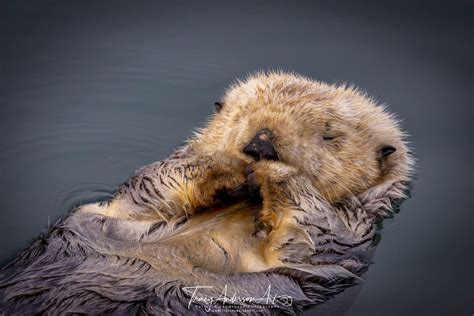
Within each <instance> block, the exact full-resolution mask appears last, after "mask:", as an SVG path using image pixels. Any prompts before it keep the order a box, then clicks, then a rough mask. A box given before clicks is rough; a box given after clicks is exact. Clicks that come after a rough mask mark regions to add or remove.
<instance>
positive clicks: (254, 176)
mask: <svg viewBox="0 0 474 316" xmlns="http://www.w3.org/2000/svg"><path fill="white" fill-rule="evenodd" d="M246 174H247V185H248V188H249V191H250V195H251V196H252V195H253V196H257V195H258V196H260V198H261V199H262V210H261V212H260V213H259V214H258V221H257V222H258V225H257V226H256V229H257V228H258V230H262V229H263V230H265V231H266V232H267V233H269V232H270V231H271V230H272V229H273V228H274V227H277V226H278V225H279V223H280V222H281V219H282V216H283V215H284V213H285V211H284V210H285V209H286V205H285V198H284V196H285V185H286V183H287V180H289V179H290V178H291V177H292V176H294V175H295V174H296V169H295V168H293V167H291V166H288V165H285V164H284V163H281V162H278V161H259V162H256V163H253V164H250V165H248V166H247V168H246Z"/></svg>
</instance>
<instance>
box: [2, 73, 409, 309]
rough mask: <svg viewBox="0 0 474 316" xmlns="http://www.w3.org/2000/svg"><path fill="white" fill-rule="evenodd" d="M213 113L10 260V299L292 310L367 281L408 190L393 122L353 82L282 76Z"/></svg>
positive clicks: (5, 279)
mask: <svg viewBox="0 0 474 316" xmlns="http://www.w3.org/2000/svg"><path fill="white" fill-rule="evenodd" d="M216 109H217V111H216V113H215V115H214V116H213V117H212V119H211V120H210V122H209V123H208V125H207V126H206V127H205V128H203V129H202V130H200V131H198V132H196V133H195V135H194V136H193V137H191V138H190V139H189V140H188V141H187V143H186V145H185V146H183V147H182V148H180V149H178V150H176V151H175V152H174V153H173V154H172V155H171V156H170V157H169V158H168V159H166V160H163V161H159V162H156V163H153V164H150V165H148V166H145V167H143V168H141V169H139V170H138V171H137V172H136V173H135V174H134V175H133V176H132V177H131V178H130V179H129V180H127V181H126V182H125V183H124V184H123V185H121V186H120V187H119V189H118V190H117V192H116V193H115V194H114V196H113V197H112V198H111V199H110V200H108V201H104V202H100V203H95V204H88V205H83V206H81V207H79V208H77V209H76V210H74V211H73V213H72V214H71V215H70V216H69V217H68V218H66V219H64V220H62V221H60V222H59V223H58V224H57V225H55V226H54V227H53V228H52V229H50V231H49V232H48V234H46V236H44V237H42V238H41V239H40V240H38V241H36V242H35V243H34V244H33V245H32V246H30V248H28V249H27V250H26V251H25V252H24V253H22V254H21V255H19V256H18V257H17V258H16V259H15V260H14V261H13V262H12V263H10V264H9V265H8V266H6V267H5V268H3V271H2V276H1V280H0V296H1V303H0V304H1V305H0V306H1V310H2V311H4V312H6V313H13V312H17V313H26V312H35V313H38V312H39V313H52V314H55V313H63V312H73V313H76V312H77V313H107V312H110V313H149V314H163V313H165V314H166V313H169V314H173V313H177V314H180V313H183V312H185V311H188V312H192V313H207V312H208V311H224V310H227V311H231V312H236V313H243V312H250V313H257V314H259V313H271V312H275V311H276V312H286V313H293V312H299V311H302V310H303V309H305V308H308V307H310V306H313V305H316V304H319V303H322V302H325V301H326V300H328V299H329V298H331V297H332V296H334V295H335V294H337V293H339V292H341V291H343V290H344V288H346V287H348V286H351V285H353V284H355V283H356V281H357V280H358V279H359V278H360V275H361V274H362V273H363V272H364V271H366V269H367V267H368V265H369V263H370V256H371V251H372V249H373V247H374V245H375V242H376V239H377V238H376V237H377V230H378V225H377V224H378V223H379V222H380V221H381V220H382V219H383V218H385V217H387V216H390V215H392V214H393V212H394V211H395V210H396V208H397V206H398V205H399V204H400V203H401V202H402V201H403V200H404V199H405V198H406V197H407V193H408V188H409V184H410V179H411V175H412V169H413V159H412V157H411V155H410V153H409V149H408V147H407V144H406V140H405V135H404V133H403V132H402V131H401V129H400V127H399V125H398V123H397V121H396V120H395V118H394V117H393V116H392V115H391V114H389V113H388V112H387V111H386V109H385V108H384V107H382V106H379V105H377V104H376V103H375V102H374V101H372V100H371V99H370V98H368V97H367V96H366V95H365V94H363V93H361V92H359V91H358V90H356V89H355V88H353V87H346V86H335V85H328V84H325V83H322V82H317V81H313V80H311V79H308V78H304V77H302V76H299V75H295V74H290V73H282V72H271V73H258V74H255V75H253V76H250V77H249V78H248V79H247V80H245V81H242V82H240V81H239V82H237V83H236V84H234V85H233V86H232V87H231V88H230V89H229V90H228V91H227V92H226V94H225V96H224V98H223V99H222V101H220V102H217V103H216ZM223 291H224V292H223ZM223 293H225V294H226V295H224V296H223V295H222V294H223ZM270 293H271V294H270ZM233 294H234V297H237V298H234V299H233V300H230V297H231V296H232V295H233ZM265 295H267V296H268V297H266V298H265V299H262V297H264V296H265ZM226 297H229V300H226ZM259 298H260V299H259ZM230 302H232V305H230ZM229 306H232V307H231V309H230V310H229Z"/></svg>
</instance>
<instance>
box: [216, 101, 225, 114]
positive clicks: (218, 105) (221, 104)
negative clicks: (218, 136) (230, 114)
mask: <svg viewBox="0 0 474 316" xmlns="http://www.w3.org/2000/svg"><path fill="white" fill-rule="evenodd" d="M214 107H215V108H216V113H219V112H220V111H221V110H222V108H223V107H224V103H222V102H220V101H217V102H214Z"/></svg>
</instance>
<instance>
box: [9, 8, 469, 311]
mask: <svg viewBox="0 0 474 316" xmlns="http://www.w3.org/2000/svg"><path fill="white" fill-rule="evenodd" d="M472 17H473V6H472V2H468V1H465V2H453V1H450V2H445V3H444V4H437V3H436V2H419V1H407V2H398V3H392V2H386V3H381V2H360V1H353V2H346V3H343V2H330V1H327V2H317V3H316V2H314V3H312V2H301V1H300V2H292V1H286V2H283V1H272V2H271V3H270V2H263V1H259V2H245V1H234V2H223V1H215V2H208V1H199V2H197V1H196V2H188V3H185V2H180V1H178V2H157V1H155V2H151V1H150V2H141V1H114V2H109V1H95V2H94V1H47V0H43V1H9V2H2V7H1V9H0V21H1V22H0V23H2V29H1V43H2V46H1V54H2V55H1V69H0V70H1V77H0V102H1V107H0V148H1V150H0V177H1V182H0V183H1V190H0V210H1V213H0V216H1V218H0V223H1V224H0V225H1V226H0V228H1V229H0V247H1V248H0V249H1V258H0V259H1V260H2V262H3V263H5V262H6V261H8V259H10V258H11V257H12V256H13V255H14V254H15V253H16V252H17V251H19V250H21V249H22V248H23V247H25V246H26V245H27V244H28V243H29V242H30V241H31V240H32V239H33V238H35V237H37V236H38V234H39V233H40V232H41V231H42V230H44V228H45V227H47V225H48V222H50V221H54V220H55V219H57V218H58V217H59V216H61V215H63V214H66V213H67V211H68V210H69V209H70V208H71V207H73V206H74V205H78V204H80V203H84V202H87V201H93V200H98V199H103V198H105V197H107V196H108V195H110V193H111V192H113V190H114V189H115V188H116V186H117V185H118V184H119V183H120V182H121V181H123V180H124V179H126V178H127V177H128V176H129V175H130V174H131V173H132V172H133V171H134V170H135V169H136V168H137V167H139V166H141V165H144V164H147V163H150V162H152V161H156V160H159V159H162V158H164V157H166V156H167V155H168V154H169V153H170V152H171V150H172V149H173V148H175V147H176V146H178V145H179V144H180V143H181V142H182V141H183V140H184V139H185V138H186V137H187V136H188V135H190V134H191V131H192V129H193V128H196V127H199V126H203V124H205V121H206V118H207V117H208V116H209V115H210V113H211V112H212V104H213V102H214V101H216V100H218V99H219V98H220V97H221V95H222V94H223V91H224V89H225V88H226V87H227V86H228V85H229V84H230V83H231V82H232V81H233V80H234V78H239V77H243V76H245V75H246V74H248V73H251V72H253V71H255V70H258V69H275V68H281V69H285V70H294V71H296V72H300V73H302V74H304V75H308V76H311V77H313V78H316V79H320V80H325V81H329V82H349V83H354V84H356V85H358V86H359V87H361V88H363V89H365V90H366V91H368V92H369V93H370V94H371V95H373V96H375V97H376V98H377V99H378V100H379V101H380V102H382V103H386V104H388V106H389V108H390V110H391V111H393V112H395V113H397V114H398V115H399V117H400V118H403V126H404V127H405V129H406V130H407V131H408V132H409V134H410V135H411V137H410V140H411V142H412V143H413V145H412V147H413V148H414V150H415V152H416V155H417V157H418V159H419V161H418V171H417V173H418V179H417V180H416V182H415V188H414V190H413V198H412V199H411V200H409V201H407V202H406V203H405V204H404V205H403V206H402V211H401V213H400V214H398V215H397V216H396V218H395V219H394V220H391V221H389V222H387V223H386V225H385V229H384V231H383V239H382V242H381V244H380V245H379V247H378V250H377V253H376V256H375V259H374V261H375V264H374V265H373V266H372V267H371V269H370V271H369V273H368V276H367V282H366V284H365V285H364V287H363V288H362V291H361V293H360V295H359V296H358V298H357V300H356V302H355V304H354V305H353V306H352V308H351V310H350V311H349V312H348V315H381V314H383V315H448V314H449V315H471V314H472V313H473V312H474V308H473V303H472V301H473V298H474V297H473V295H472V294H473V292H474V291H473V288H472V281H473V278H472V266H474V263H473V260H472V259H473V253H472V251H473V249H474V247H473V237H472V231H473V218H472V207H471V206H470V205H469V204H470V203H471V201H472V199H471V197H470V195H469V194H472V193H471V192H472V174H473V173H472V162H471V161H472V158H471V155H472V146H471V143H472V136H473V131H472V128H471V123H472V114H473V113H472V101H473V93H472V89H473V63H472V56H474V54H473V53H474V52H473V47H472V35H473V32H472V31H473V25H472V22H471V21H472Z"/></svg>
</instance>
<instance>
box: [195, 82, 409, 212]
mask: <svg viewBox="0 0 474 316" xmlns="http://www.w3.org/2000/svg"><path fill="white" fill-rule="evenodd" d="M216 109H217V113H216V115H215V116H214V117H213V119H212V120H211V122H210V123H209V125H208V127H207V128H206V129H204V130H203V132H202V134H201V135H199V137H198V138H197V140H196V142H197V143H198V144H199V147H200V149H201V150H204V151H205V152H206V154H211V155H212V153H213V152H215V151H225V152H228V153H229V154H230V155H232V156H233V157H235V158H236V159H241V160H244V161H246V162H249V163H250V162H252V161H254V160H261V159H270V160H280V161H282V162H284V163H286V164H288V165H291V166H294V167H296V168H297V169H298V170H299V171H300V172H301V173H304V174H305V175H307V176H309V177H310V178H311V179H312V181H313V184H314V186H315V187H316V188H317V189H318V190H319V192H320V193H321V195H322V196H323V197H324V198H325V199H326V200H327V201H329V202H331V203H335V202H338V201H340V200H343V199H345V198H347V197H351V196H356V195H359V194H362V193H366V194H369V193H370V194H376V193H377V192H382V191H384V189H386V188H387V187H388V186H390V185H391V184H393V183H394V182H399V181H407V180H408V179H409V176H410V170H411V165H412V162H411V158H410V156H409V153H408V149H407V146H406V144H405V142H404V139H403V138H404V134H403V133H402V132H401V131H400V129H399V126H398V123H397V122H396V120H395V119H394V117H393V116H392V115H390V114H388V113H387V112H386V111H385V109H384V108H383V107H381V106H378V105H376V104H375V103H374V101H372V100H371V99H369V98H368V97H367V96H366V95H364V94H363V93H360V92H359V91H357V90H355V89H354V88H347V87H343V86H339V87H338V86H334V85H327V84H324V83H321V82H316V81H312V80H310V79H307V78H303V77H300V76H296V75H293V74H287V73H270V74H257V75H254V76H252V77H250V78H249V79H247V80H246V81H244V82H238V83H237V84H235V85H234V86H233V87H231V88H230V89H229V90H228V91H227V93H226V94H225V97H224V98H223V101H222V102H217V103H216ZM369 191H370V192H369Z"/></svg>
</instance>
